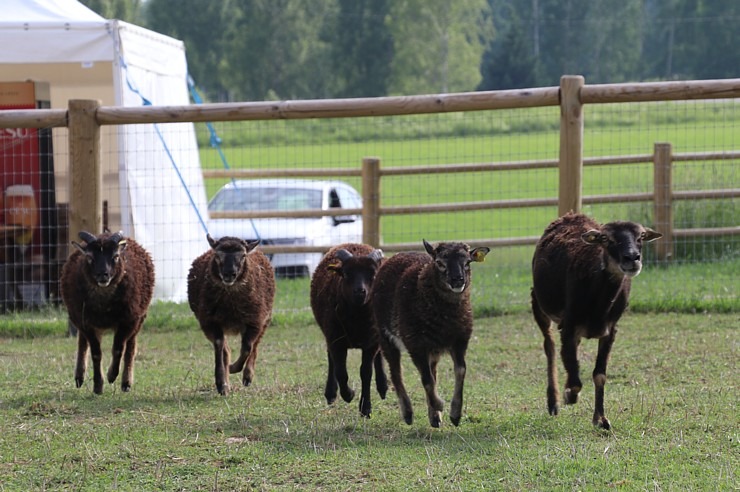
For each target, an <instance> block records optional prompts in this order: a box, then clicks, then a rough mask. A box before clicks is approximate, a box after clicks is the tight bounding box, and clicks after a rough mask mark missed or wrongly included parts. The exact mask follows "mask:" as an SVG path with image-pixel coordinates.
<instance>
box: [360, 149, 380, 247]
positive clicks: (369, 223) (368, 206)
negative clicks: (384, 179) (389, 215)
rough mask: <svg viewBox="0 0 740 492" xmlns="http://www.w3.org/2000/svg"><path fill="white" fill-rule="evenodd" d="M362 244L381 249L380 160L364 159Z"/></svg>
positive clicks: (373, 158) (374, 158)
mask: <svg viewBox="0 0 740 492" xmlns="http://www.w3.org/2000/svg"><path fill="white" fill-rule="evenodd" d="M362 242H364V243H365V244H369V245H370V246H372V247H374V248H378V247H380V159H378V158H376V157H365V158H364V159H362Z"/></svg>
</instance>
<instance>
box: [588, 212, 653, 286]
mask: <svg viewBox="0 0 740 492" xmlns="http://www.w3.org/2000/svg"><path fill="white" fill-rule="evenodd" d="M660 237H662V234H660V233H658V232H655V231H653V230H652V229H650V228H647V227H643V226H642V225H640V224H637V223H634V222H610V223H609V224H605V225H603V226H602V227H601V230H596V229H592V230H590V231H588V232H585V233H584V234H583V235H582V236H581V238H582V239H583V240H584V241H585V242H586V243H588V244H592V245H601V246H602V247H603V248H604V249H605V251H606V255H605V256H606V265H605V266H606V269H607V270H609V271H610V272H612V273H614V274H617V275H626V276H627V277H636V276H637V275H639V274H640V272H641V271H642V244H643V243H644V242H650V241H655V240H656V239H658V238H660Z"/></svg>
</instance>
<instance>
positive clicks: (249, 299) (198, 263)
mask: <svg viewBox="0 0 740 492" xmlns="http://www.w3.org/2000/svg"><path fill="white" fill-rule="evenodd" d="M206 239H208V244H209V245H210V246H211V249H209V250H208V251H206V252H205V253H203V254H202V255H200V256H199V257H198V258H196V259H195V260H193V264H192V266H191V267H190V271H189V273H188V304H189V305H190V309H191V310H192V311H193V313H194V314H195V317H196V319H197V320H198V322H199V323H200V328H201V330H203V334H204V335H205V336H206V338H208V340H209V341H210V342H211V343H212V344H213V348H214V352H215V377H216V389H217V390H218V392H219V394H221V395H224V396H225V395H227V394H228V392H229V373H231V374H235V373H238V372H239V371H241V370H242V369H243V370H244V372H243V374H242V383H243V384H244V386H249V385H250V384H252V380H253V379H254V365H255V362H256V360H257V347H258V345H259V343H260V340H261V339H262V336H263V335H264V333H265V330H266V329H267V327H268V326H269V325H270V322H271V321H272V305H273V302H274V300H275V273H274V272H273V269H272V265H270V261H269V260H268V259H267V257H266V256H265V255H264V254H263V253H262V252H261V251H258V250H256V249H255V248H256V246H257V245H258V244H259V240H257V241H244V240H242V239H239V238H236V237H230V236H224V237H222V238H220V239H219V240H214V239H213V238H212V237H211V235H210V234H207V235H206ZM225 335H241V351H240V354H239V358H238V359H237V360H236V361H234V363H232V364H230V357H231V351H230V349H229V345H228V343H227V342H226V337H225Z"/></svg>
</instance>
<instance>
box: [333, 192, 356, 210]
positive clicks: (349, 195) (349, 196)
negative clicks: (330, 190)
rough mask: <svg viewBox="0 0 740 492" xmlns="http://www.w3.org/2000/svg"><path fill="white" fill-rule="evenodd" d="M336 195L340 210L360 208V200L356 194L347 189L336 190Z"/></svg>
mask: <svg viewBox="0 0 740 492" xmlns="http://www.w3.org/2000/svg"><path fill="white" fill-rule="evenodd" d="M336 193H337V196H338V198H339V203H341V205H340V206H341V207H342V208H362V200H361V199H360V197H359V196H358V195H357V193H354V192H352V191H351V190H349V189H347V188H336Z"/></svg>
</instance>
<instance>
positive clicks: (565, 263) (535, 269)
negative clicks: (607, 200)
mask: <svg viewBox="0 0 740 492" xmlns="http://www.w3.org/2000/svg"><path fill="white" fill-rule="evenodd" d="M660 237H661V234H659V233H657V232H655V231H653V230H651V229H648V228H647V227H643V226H642V225H640V224H636V223H634V222H610V223H608V224H604V225H599V224H598V223H596V222H595V221H594V220H592V219H591V218H589V217H587V216H585V215H583V214H574V213H570V214H566V215H564V216H563V217H560V218H559V219H557V220H555V221H553V222H552V223H551V224H550V225H549V226H547V228H546V229H545V232H544V233H543V234H542V237H541V238H540V240H539V242H538V243H537V247H536V248H535V252H534V257H533V258H532V276H533V281H534V287H533V289H532V312H533V314H534V318H535V321H536V322H537V325H538V326H539V327H540V330H541V331H542V334H543V335H544V337H545V341H544V349H545V354H546V355H547V379H548V381H547V407H548V410H549V412H550V414H551V415H557V414H558V399H559V396H558V382H557V367H556V363H555V335H554V333H553V331H552V330H551V329H550V325H551V323H552V322H553V321H554V322H555V323H557V325H558V330H559V331H560V339H561V343H562V349H561V357H562V359H563V364H564V366H565V370H566V372H567V373H568V380H567V382H566V384H565V397H564V400H565V403H566V404H573V403H576V402H577V401H578V393H579V392H580V391H581V388H582V387H583V385H582V383H581V379H580V376H579V367H578V346H579V345H580V343H581V338H584V337H585V338H597V339H598V340H599V350H598V355H597V356H596V367H595V368H594V371H593V381H594V386H595V388H596V396H595V401H594V415H593V424H594V425H596V426H598V427H601V428H604V429H609V428H610V424H609V420H607V418H606V417H605V416H604V385H605V383H606V365H607V362H608V361H609V353H610V351H611V348H612V344H613V343H614V337H615V336H616V333H617V321H619V318H620V317H621V316H622V313H623V312H624V310H625V308H626V307H627V304H628V301H629V294H630V286H631V282H632V277H635V276H637V275H638V274H639V273H640V270H641V269H642V261H641V252H642V244H643V243H644V242H649V241H654V240H656V239H658V238H660Z"/></svg>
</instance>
